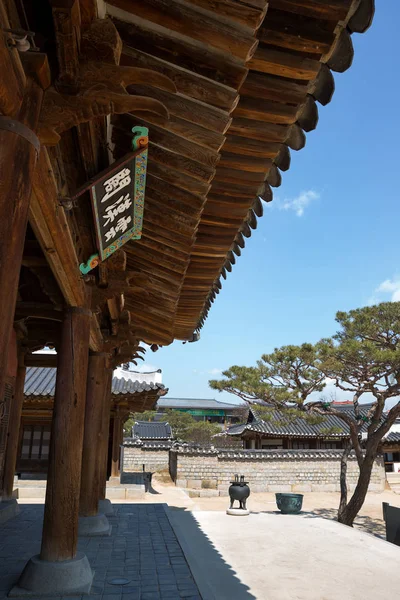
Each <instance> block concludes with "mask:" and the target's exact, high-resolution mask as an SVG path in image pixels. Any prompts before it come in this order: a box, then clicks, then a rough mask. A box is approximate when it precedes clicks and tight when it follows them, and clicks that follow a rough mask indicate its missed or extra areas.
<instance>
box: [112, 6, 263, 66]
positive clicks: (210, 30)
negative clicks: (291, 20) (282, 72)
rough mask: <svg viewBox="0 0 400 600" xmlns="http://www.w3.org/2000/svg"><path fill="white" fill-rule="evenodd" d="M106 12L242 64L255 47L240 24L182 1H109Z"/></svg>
mask: <svg viewBox="0 0 400 600" xmlns="http://www.w3.org/2000/svg"><path fill="white" fill-rule="evenodd" d="M107 12H108V14H110V15H111V16H115V17H119V18H121V19H123V20H126V21H133V22H135V23H137V19H138V17H139V18H141V19H145V20H146V21H147V23H148V26H151V27H153V28H154V30H155V31H157V29H159V28H160V29H161V28H165V29H166V30H168V31H169V32H173V34H175V35H182V36H185V37H186V36H187V37H189V36H190V38H191V39H193V40H197V41H199V42H204V40H207V46H208V47H211V48H217V49H218V50H222V51H223V52H226V53H227V54H229V55H231V56H234V57H237V58H239V59H241V60H243V61H247V60H249V58H250V57H251V56H252V55H253V53H254V50H255V48H256V47H257V43H258V42H257V40H255V39H254V35H253V34H252V33H251V31H249V29H246V28H244V27H241V26H240V25H237V26H235V24H234V23H233V22H228V23H226V22H224V21H223V20H222V19H220V18H218V17H217V16H214V15H212V14H210V13H206V12H202V11H198V10H196V8H195V7H193V8H192V7H191V6H190V5H188V4H187V3H186V2H182V1H181V0H146V2H141V0H109V2H108V3H107Z"/></svg>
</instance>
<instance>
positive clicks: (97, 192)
mask: <svg viewBox="0 0 400 600" xmlns="http://www.w3.org/2000/svg"><path fill="white" fill-rule="evenodd" d="M134 129H140V130H142V129H144V128H134ZM145 134H146V135H143V132H142V131H140V135H139V134H138V135H137V136H136V138H138V139H139V143H138V144H137V146H136V147H138V150H137V151H135V152H132V153H130V154H129V155H127V156H125V157H124V158H123V159H121V160H120V161H118V162H117V163H114V164H113V165H112V166H111V167H110V168H109V169H106V171H104V172H103V174H102V175H101V176H99V177H98V178H96V182H95V183H93V184H92V185H91V186H90V188H89V189H90V195H91V198H92V207H93V213H94V217H95V223H96V234H97V245H98V251H99V252H98V254H93V255H92V256H91V257H90V258H89V260H88V261H87V262H86V263H82V264H81V265H80V270H81V272H82V273H88V272H89V271H90V270H91V269H93V268H94V267H95V266H97V265H98V263H99V262H100V261H103V260H105V259H107V258H108V257H109V256H111V254H112V253H113V252H115V251H116V250H118V248H120V247H121V246H123V244H125V243H126V242H127V241H128V240H132V239H139V238H140V237H141V231H142V225H143V210H144V192H145V186H146V168H147V146H146V145H145V143H144V142H145V141H147V137H146V136H147V130H146V132H145ZM136 138H135V139H136ZM135 139H134V141H135Z"/></svg>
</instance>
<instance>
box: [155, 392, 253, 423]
mask: <svg viewBox="0 0 400 600" xmlns="http://www.w3.org/2000/svg"><path fill="white" fill-rule="evenodd" d="M243 408H244V409H245V410H247V405H243V404H228V403H225V402H219V401H218V400H214V399H207V398H169V397H165V398H159V399H158V402H157V417H156V418H157V420H158V419H160V420H161V419H164V415H165V412H166V411H167V410H177V411H180V412H185V413H189V414H190V415H192V417H193V418H194V419H195V420H196V421H209V422H210V423H219V424H220V425H223V426H228V425H231V424H233V423H239V422H240V421H241V420H243V415H240V409H242V410H243Z"/></svg>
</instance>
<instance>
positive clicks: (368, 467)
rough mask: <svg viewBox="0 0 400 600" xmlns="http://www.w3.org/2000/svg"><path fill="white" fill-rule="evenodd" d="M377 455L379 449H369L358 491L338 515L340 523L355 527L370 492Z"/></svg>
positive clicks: (356, 490)
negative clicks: (354, 523) (356, 519)
mask: <svg viewBox="0 0 400 600" xmlns="http://www.w3.org/2000/svg"><path fill="white" fill-rule="evenodd" d="M376 454H377V449H376V448H375V447H373V448H367V452H366V455H365V457H364V460H363V464H362V466H361V469H360V476H359V478H358V482H357V485H356V489H355V490H354V493H353V495H352V497H351V499H350V501H349V503H348V504H347V506H346V507H345V508H344V509H343V510H342V511H340V513H339V515H338V521H339V523H343V524H344V525H348V526H349V527H353V522H354V519H355V518H356V516H357V515H358V513H359V511H360V509H361V507H362V505H363V504H364V500H365V496H366V495H367V492H368V486H369V482H370V479H371V473H372V468H373V466H374V461H375V458H376Z"/></svg>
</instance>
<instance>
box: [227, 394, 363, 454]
mask: <svg viewBox="0 0 400 600" xmlns="http://www.w3.org/2000/svg"><path fill="white" fill-rule="evenodd" d="M334 405H335V408H336V409H339V410H343V411H346V410H347V411H352V410H353V403H352V402H337V403H334ZM370 407H371V405H370V404H364V405H361V414H364V413H365V414H367V412H368V410H369V408H370ZM269 417H270V418H269V419H268V420H267V419H265V420H263V419H262V418H261V417H260V416H259V414H258V413H257V408H256V407H254V406H250V408H249V414H248V418H247V422H246V423H242V424H239V425H233V426H232V427H230V428H229V429H228V430H227V432H226V435H227V436H228V437H233V438H240V439H241V440H242V441H243V446H244V448H248V449H256V450H278V449H281V448H282V449H285V450H304V449H309V448H310V449H320V448H328V449H340V448H344V444H345V443H346V442H347V441H348V439H349V438H350V435H349V431H348V427H347V426H346V424H345V423H344V422H343V421H342V420H341V419H339V418H338V417H337V416H335V415H327V416H326V417H324V420H323V422H321V423H318V424H315V425H314V424H311V423H308V422H307V421H306V420H305V419H301V418H296V419H294V420H293V419H289V418H288V417H287V416H285V413H284V412H283V411H278V410H273V411H271V413H270V414H269Z"/></svg>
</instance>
